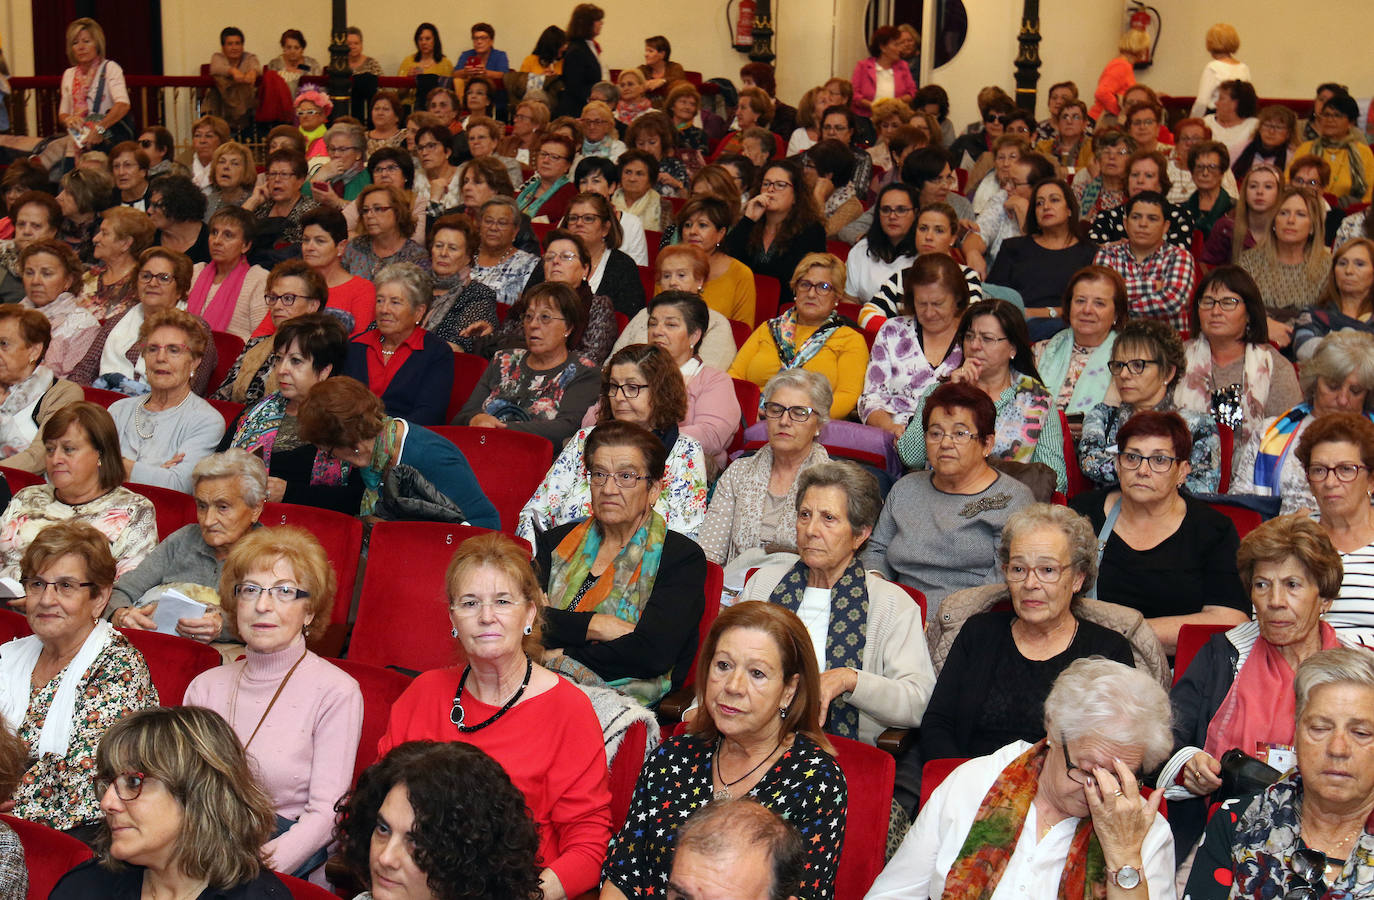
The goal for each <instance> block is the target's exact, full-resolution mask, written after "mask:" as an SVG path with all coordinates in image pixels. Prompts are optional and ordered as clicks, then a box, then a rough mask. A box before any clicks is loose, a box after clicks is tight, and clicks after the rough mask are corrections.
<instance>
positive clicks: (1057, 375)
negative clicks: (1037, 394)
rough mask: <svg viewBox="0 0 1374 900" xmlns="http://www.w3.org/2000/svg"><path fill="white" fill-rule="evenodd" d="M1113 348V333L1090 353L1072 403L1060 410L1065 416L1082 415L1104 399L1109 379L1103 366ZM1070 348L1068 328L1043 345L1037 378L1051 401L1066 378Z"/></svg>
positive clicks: (1071, 339)
mask: <svg viewBox="0 0 1374 900" xmlns="http://www.w3.org/2000/svg"><path fill="white" fill-rule="evenodd" d="M1115 345H1116V331H1115V330H1113V331H1112V332H1111V333H1110V334H1108V335H1107V339H1106V340H1105V341H1103V342H1102V343H1100V344H1098V345H1097V347H1095V348H1094V349H1093V352H1092V354H1091V355H1089V357H1088V362H1087V365H1085V366H1084V367H1083V371H1082V372H1080V373H1079V375H1078V380H1077V381H1076V382H1074V386H1073V399H1072V400H1071V401H1070V402H1069V405H1068V408H1067V409H1065V410H1064V411H1065V412H1066V413H1069V414H1073V413H1085V412H1087V411H1088V410H1090V409H1092V408H1093V407H1094V406H1096V405H1097V404H1099V403H1101V402H1102V398H1103V397H1105V396H1107V391H1108V390H1110V389H1111V386H1112V375H1111V373H1110V372H1108V371H1107V363H1108V362H1110V361H1111V358H1112V347H1113V346H1115ZM1073 348H1074V340H1073V329H1072V328H1065V329H1064V330H1063V331H1061V332H1059V333H1058V334H1056V335H1055V336H1054V337H1052V338H1050V339H1049V343H1047V344H1046V345H1045V351H1044V353H1043V354H1042V355H1041V357H1040V361H1039V365H1038V367H1039V369H1040V377H1041V378H1043V379H1044V380H1045V381H1044V384H1045V388H1046V389H1047V390H1048V391H1049V392H1050V396H1052V397H1058V396H1059V389H1060V387H1061V386H1063V384H1064V379H1065V378H1067V377H1068V375H1069V365H1070V364H1071V363H1072V362H1073Z"/></svg>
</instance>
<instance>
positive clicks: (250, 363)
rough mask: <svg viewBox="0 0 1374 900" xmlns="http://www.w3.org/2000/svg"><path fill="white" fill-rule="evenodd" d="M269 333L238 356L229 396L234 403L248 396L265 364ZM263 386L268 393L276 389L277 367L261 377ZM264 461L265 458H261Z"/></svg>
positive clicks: (269, 351)
mask: <svg viewBox="0 0 1374 900" xmlns="http://www.w3.org/2000/svg"><path fill="white" fill-rule="evenodd" d="M270 337H271V336H270V335H262V336H261V337H259V338H257V339H256V342H254V343H252V344H251V345H250V346H249V347H248V349H246V350H244V351H243V354H242V355H241V356H239V372H238V375H237V376H236V377H235V378H234V386H233V388H231V389H230V393H231V394H232V396H231V397H230V398H229V399H230V400H232V401H234V402H235V403H242V402H243V398H245V397H247V396H248V389H249V388H250V387H252V385H253V379H254V378H257V377H258V372H259V371H260V370H261V369H262V367H263V366H264V365H266V364H267V360H268V358H269V357H270V356H271V355H272V345H273V341H272V340H270ZM263 387H264V389H265V390H267V391H268V392H269V393H270V392H272V391H275V390H276V389H277V367H276V366H272V367H271V371H269V372H268V373H267V377H266V378H264V379H263ZM263 462H266V460H263Z"/></svg>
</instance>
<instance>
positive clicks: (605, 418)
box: [596, 344, 687, 428]
mask: <svg viewBox="0 0 1374 900" xmlns="http://www.w3.org/2000/svg"><path fill="white" fill-rule="evenodd" d="M616 366H637V367H638V368H639V371H640V373H641V374H643V376H644V380H645V381H647V382H648V383H649V395H650V398H651V402H652V404H653V412H652V414H651V415H652V419H653V421H651V422H649V423H648V425H649V427H650V428H670V427H672V426H673V425H676V424H677V423H678V422H681V421H682V419H683V418H684V417H685V416H686V415H687V386H686V385H685V384H684V383H683V380H682V372H681V371H680V370H679V369H678V367H677V364H676V363H674V362H673V358H672V357H671V356H669V355H668V351H667V350H664V349H663V348H662V347H659V346H657V345H655V344H627V345H626V346H624V347H621V348H620V349H619V350H617V351H616V352H615V353H612V354H611V358H610V359H608V360H606V366H605V368H603V369H602V370H601V371H602V375H601V404H600V405H599V406H598V407H597V409H596V421H597V422H609V421H611V420H612V419H614V418H615V415H614V414H613V413H612V412H611V395H610V393H609V391H608V390H607V385H609V384H610V380H611V369H613V368H615V367H616Z"/></svg>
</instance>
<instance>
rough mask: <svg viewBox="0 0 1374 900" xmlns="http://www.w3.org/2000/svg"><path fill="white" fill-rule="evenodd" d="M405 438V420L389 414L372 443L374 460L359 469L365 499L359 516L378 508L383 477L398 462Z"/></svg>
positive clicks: (361, 504)
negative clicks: (380, 431)
mask: <svg viewBox="0 0 1374 900" xmlns="http://www.w3.org/2000/svg"><path fill="white" fill-rule="evenodd" d="M404 439H405V422H404V421H402V420H401V419H393V418H391V417H390V416H387V417H386V419H385V420H383V422H382V433H381V434H379V435H377V439H376V440H375V441H374V442H373V444H372V462H370V463H368V465H367V467H366V468H363V469H359V470H358V475H359V476H361V477H362V479H363V486H364V488H363V499H362V502H361V503H359V505H358V515H359V516H370V515H372V512H373V510H375V509H376V508H377V501H378V499H380V497H381V491H382V479H383V478H385V477H386V473H387V470H388V469H390V468H391V467H392V466H394V465H395V464H396V457H397V456H398V455H399V454H400V448H401V441H403V440H404Z"/></svg>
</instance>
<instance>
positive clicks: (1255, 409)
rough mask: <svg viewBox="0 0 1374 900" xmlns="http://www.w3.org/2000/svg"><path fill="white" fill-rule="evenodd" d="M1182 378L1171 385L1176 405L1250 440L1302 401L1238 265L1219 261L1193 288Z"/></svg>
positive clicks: (1261, 304) (1257, 298) (1239, 441)
mask: <svg viewBox="0 0 1374 900" xmlns="http://www.w3.org/2000/svg"><path fill="white" fill-rule="evenodd" d="M1190 323H1191V324H1190V329H1189V330H1190V331H1192V333H1193V334H1195V335H1197V337H1195V338H1193V339H1192V340H1190V341H1189V342H1188V343H1187V344H1186V345H1185V347H1184V354H1185V359H1186V364H1185V366H1184V370H1183V377H1182V378H1181V379H1180V380H1179V383H1178V385H1177V386H1176V387H1175V388H1174V403H1175V405H1176V406H1177V407H1178V408H1179V409H1180V410H1191V411H1193V412H1199V413H1210V414H1211V416H1212V418H1214V419H1215V420H1216V422H1217V424H1218V425H1225V426H1227V427H1228V428H1230V429H1231V430H1232V431H1233V432H1234V433H1235V444H1236V446H1244V445H1245V444H1247V443H1249V441H1250V438H1251V437H1252V436H1253V434H1254V432H1255V430H1256V429H1258V428H1259V427H1260V425H1261V424H1262V423H1263V422H1264V421H1265V420H1266V419H1269V418H1272V417H1273V416H1277V415H1280V414H1281V413H1283V412H1284V411H1285V410H1289V409H1292V408H1293V406H1294V405H1295V404H1297V403H1298V402H1300V401H1301V400H1302V391H1301V390H1299V388H1298V375H1297V372H1296V371H1295V370H1294V368H1293V366H1292V364H1291V363H1289V362H1288V360H1286V359H1284V358H1283V356H1282V355H1281V354H1280V353H1279V351H1278V350H1276V349H1274V346H1273V345H1272V344H1270V343H1269V329H1268V317H1267V315H1266V314H1265V311H1264V302H1263V301H1262V300H1261V298H1260V291H1259V288H1258V287H1256V286H1255V282H1254V279H1252V278H1251V277H1250V276H1249V275H1247V274H1246V273H1245V270H1244V269H1242V268H1240V267H1239V266H1221V267H1219V268H1216V269H1213V270H1212V271H1211V272H1209V273H1208V274H1207V276H1206V277H1205V278H1203V279H1202V283H1201V284H1199V285H1198V288H1197V292H1196V293H1195V294H1194V295H1193V301H1192V314H1191V318H1190Z"/></svg>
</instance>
